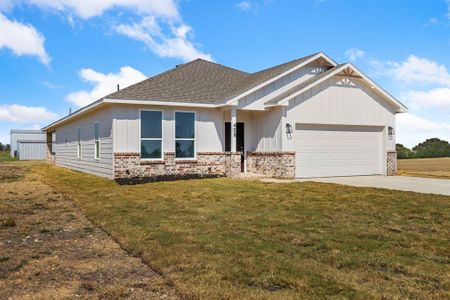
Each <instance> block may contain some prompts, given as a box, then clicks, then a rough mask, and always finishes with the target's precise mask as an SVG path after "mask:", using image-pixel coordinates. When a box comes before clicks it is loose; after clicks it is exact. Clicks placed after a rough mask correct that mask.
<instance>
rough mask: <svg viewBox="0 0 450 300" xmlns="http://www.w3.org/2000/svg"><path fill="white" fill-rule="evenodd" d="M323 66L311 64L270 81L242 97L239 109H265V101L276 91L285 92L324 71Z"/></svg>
mask: <svg viewBox="0 0 450 300" xmlns="http://www.w3.org/2000/svg"><path fill="white" fill-rule="evenodd" d="M322 71H323V69H322V68H321V67H318V66H315V65H314V64H310V65H307V66H304V67H301V68H300V69H297V70H295V71H293V72H290V73H288V74H286V75H285V76H283V77H281V78H279V79H277V80H275V81H274V82H272V83H269V84H267V85H265V86H263V87H261V88H259V89H258V90H256V91H254V92H252V93H250V94H248V95H247V96H244V97H242V98H241V99H239V101H238V107H237V108H238V109H246V110H263V111H264V110H265V106H264V103H265V102H267V101H268V100H269V98H268V97H270V96H271V94H273V93H274V92H284V91H286V90H289V89H291V88H292V87H294V86H295V85H297V84H300V83H302V82H304V81H306V80H308V79H310V78H311V77H314V76H315V75H317V74H319V73H320V72H322Z"/></svg>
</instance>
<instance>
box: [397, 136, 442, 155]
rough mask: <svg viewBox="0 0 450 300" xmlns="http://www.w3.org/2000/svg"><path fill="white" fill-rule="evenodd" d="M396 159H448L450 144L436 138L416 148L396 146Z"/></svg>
mask: <svg viewBox="0 0 450 300" xmlns="http://www.w3.org/2000/svg"><path fill="white" fill-rule="evenodd" d="M395 148H396V150H397V158H399V159H403V158H431V157H450V144H449V142H447V141H444V140H440V139H438V138H431V139H427V140H426V141H424V142H422V143H420V144H418V145H417V146H415V147H413V148H412V149H409V148H407V147H405V146H403V145H402V144H397V145H396V147H395Z"/></svg>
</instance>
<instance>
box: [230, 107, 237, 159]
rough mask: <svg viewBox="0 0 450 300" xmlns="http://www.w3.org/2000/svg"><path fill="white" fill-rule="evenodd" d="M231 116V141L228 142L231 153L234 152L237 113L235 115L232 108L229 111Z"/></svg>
mask: <svg viewBox="0 0 450 300" xmlns="http://www.w3.org/2000/svg"><path fill="white" fill-rule="evenodd" d="M230 114H231V122H230V123H231V130H230V131H231V140H230V142H231V143H230V145H231V149H230V151H231V152H236V136H237V134H236V131H237V128H236V126H237V124H236V123H237V113H236V108H232V109H231V111H230Z"/></svg>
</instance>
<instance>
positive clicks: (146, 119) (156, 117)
mask: <svg viewBox="0 0 450 300" xmlns="http://www.w3.org/2000/svg"><path fill="white" fill-rule="evenodd" d="M161 120H162V113H161V112H160V111H142V112H141V138H153V139H160V138H162V136H161Z"/></svg>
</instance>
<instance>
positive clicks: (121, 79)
mask: <svg viewBox="0 0 450 300" xmlns="http://www.w3.org/2000/svg"><path fill="white" fill-rule="evenodd" d="M80 77H81V78H82V79H83V80H85V81H87V82H89V83H91V84H93V85H94V88H93V89H92V90H90V91H85V90H84V91H78V92H75V93H72V94H69V95H68V96H67V101H69V102H71V103H73V104H75V105H76V106H77V107H81V106H85V105H88V104H90V103H92V102H93V101H95V100H98V99H100V98H102V97H104V96H106V95H108V94H110V93H112V92H114V91H116V89H117V84H119V85H120V88H125V87H127V86H130V85H132V84H135V83H137V82H139V81H142V80H144V79H146V76H145V75H144V74H142V73H141V72H139V71H138V70H135V69H133V68H132V67H122V68H120V71H119V72H118V73H108V74H103V73H100V72H97V71H94V70H92V69H82V70H81V71H80Z"/></svg>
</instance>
